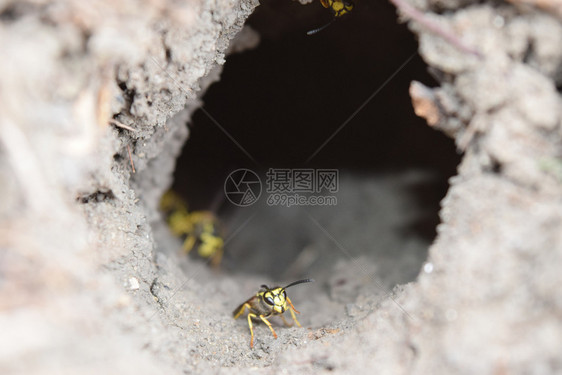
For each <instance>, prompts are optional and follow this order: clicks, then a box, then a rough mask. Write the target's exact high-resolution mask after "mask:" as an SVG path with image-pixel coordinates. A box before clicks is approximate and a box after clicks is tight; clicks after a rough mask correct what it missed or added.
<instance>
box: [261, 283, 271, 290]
mask: <svg viewBox="0 0 562 375" xmlns="http://www.w3.org/2000/svg"><path fill="white" fill-rule="evenodd" d="M261 287H262V288H264V289H269V287H268V286H267V285H265V284H263V285H262V286H261Z"/></svg>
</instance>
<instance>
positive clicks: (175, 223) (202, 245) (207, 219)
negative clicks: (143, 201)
mask: <svg viewBox="0 0 562 375" xmlns="http://www.w3.org/2000/svg"><path fill="white" fill-rule="evenodd" d="M160 209H161V210H162V211H164V213H165V215H166V221H167V223H168V226H169V227H170V230H171V231H172V233H173V234H174V235H176V236H178V237H185V240H184V242H183V251H184V252H185V253H186V254H187V253H189V252H190V251H191V250H192V249H193V248H197V253H198V254H199V256H201V257H203V258H209V259H211V264H212V265H213V266H215V267H216V266H218V265H219V264H220V262H221V259H222V255H223V246H224V241H223V239H222V237H221V235H220V232H219V229H218V220H217V218H216V217H215V215H214V214H213V213H212V212H211V211H193V212H189V211H188V209H187V204H186V203H185V202H184V201H183V200H182V199H181V198H180V197H179V196H178V195H177V194H176V193H174V192H173V191H168V192H167V193H166V194H164V196H163V197H162V199H161V200H160Z"/></svg>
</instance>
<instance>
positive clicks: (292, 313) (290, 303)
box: [287, 297, 301, 327]
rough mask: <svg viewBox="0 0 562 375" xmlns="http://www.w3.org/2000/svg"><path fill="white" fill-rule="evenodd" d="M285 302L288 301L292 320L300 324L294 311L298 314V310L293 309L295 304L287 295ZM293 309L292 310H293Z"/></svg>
mask: <svg viewBox="0 0 562 375" xmlns="http://www.w3.org/2000/svg"><path fill="white" fill-rule="evenodd" d="M287 302H289V305H290V306H291V308H290V309H289V311H290V312H291V316H292V317H293V320H294V321H295V323H297V326H299V327H300V326H301V324H300V323H299V321H298V320H297V317H296V315H295V312H296V313H297V314H300V312H298V311H297V309H295V306H293V303H292V302H291V300H290V299H289V297H287ZM293 311H294V312H293Z"/></svg>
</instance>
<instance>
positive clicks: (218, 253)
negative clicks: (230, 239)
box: [211, 248, 223, 267]
mask: <svg viewBox="0 0 562 375" xmlns="http://www.w3.org/2000/svg"><path fill="white" fill-rule="evenodd" d="M222 255H223V250H222V248H220V249H217V251H216V252H215V255H213V258H212V259H211V264H212V266H213V267H218V266H219V264H220V263H221V260H222Z"/></svg>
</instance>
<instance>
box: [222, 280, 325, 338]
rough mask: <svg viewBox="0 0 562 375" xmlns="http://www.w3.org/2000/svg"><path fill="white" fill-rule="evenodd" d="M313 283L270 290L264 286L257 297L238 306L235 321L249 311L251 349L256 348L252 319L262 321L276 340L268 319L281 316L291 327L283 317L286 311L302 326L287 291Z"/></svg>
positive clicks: (294, 283)
mask: <svg viewBox="0 0 562 375" xmlns="http://www.w3.org/2000/svg"><path fill="white" fill-rule="evenodd" d="M312 281H314V280H312V279H304V280H298V281H295V282H293V283H290V284H289V285H287V286H286V287H283V288H282V287H280V286H276V287H274V288H270V287H268V286H267V285H262V286H261V289H260V290H259V291H258V292H257V293H256V295H255V296H253V297H252V298H250V299H248V300H247V301H246V302H244V303H243V304H241V305H240V306H238V307H237V308H236V310H234V312H233V313H232V315H233V316H234V319H238V318H239V317H240V315H242V314H243V313H244V311H245V310H246V309H247V310H248V326H249V327H250V334H251V335H252V339H251V340H250V348H253V347H254V328H253V326H252V319H258V318H259V319H261V321H262V322H264V323H265V324H266V325H267V326H268V327H269V329H270V330H271V333H272V334H273V337H275V338H277V333H275V330H274V329H273V327H272V326H271V323H270V322H269V321H268V320H267V318H269V317H271V316H274V315H280V316H281V319H283V322H284V323H285V325H287V326H290V324H289V323H287V321H286V320H285V318H284V317H283V315H282V314H283V313H284V312H285V311H286V310H289V311H290V312H291V316H292V317H293V320H294V321H295V323H296V324H297V326H299V327H300V326H301V325H300V323H299V321H298V320H297V317H296V316H295V313H297V314H300V313H299V312H298V311H297V309H295V306H293V303H292V302H291V300H290V299H289V297H287V293H286V292H285V289H287V288H289V287H292V286H294V285H297V284H302V283H310V282H312ZM289 307H290V308H289Z"/></svg>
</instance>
